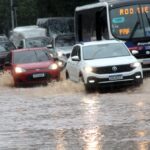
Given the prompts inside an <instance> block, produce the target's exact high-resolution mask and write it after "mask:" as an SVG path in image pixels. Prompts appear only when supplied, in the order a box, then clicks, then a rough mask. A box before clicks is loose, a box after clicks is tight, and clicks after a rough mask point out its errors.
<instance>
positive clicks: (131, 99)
mask: <svg viewBox="0 0 150 150" xmlns="http://www.w3.org/2000/svg"><path fill="white" fill-rule="evenodd" d="M6 81H7V82H6V84H5V86H4V84H2V86H0V91H1V94H0V107H1V109H0V114H1V115H0V149H2V150H6V149H8V150H9V149H11V150H12V149H28V150H30V149H31V150H32V149H38V150H39V149H42V150H49V149H50V150H56V149H57V150H63V149H64V150H70V149H71V150H80V149H84V150H101V149H102V150H108V149H109V150H111V149H115V150H116V149H125V150H126V149H132V150H134V149H135V150H137V149H139V150H148V149H149V141H150V137H149V135H150V134H149V131H150V130H149V128H150V125H149V124H150V121H149V120H150V117H149V116H150V112H149V108H150V101H149V82H150V80H149V79H146V80H145V81H144V84H143V85H142V86H141V87H139V88H128V89H127V90H126V91H123V92H115V93H104V94H101V93H99V92H93V93H90V94H88V93H86V92H85V91H84V87H83V86H82V85H79V84H74V83H72V82H69V81H63V82H59V83H52V84H50V85H49V86H48V87H35V88H14V87H12V86H11V84H10V83H9V82H8V80H6ZM58 93H59V94H58Z"/></svg>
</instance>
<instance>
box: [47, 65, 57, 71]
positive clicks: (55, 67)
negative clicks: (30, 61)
mask: <svg viewBox="0 0 150 150" xmlns="http://www.w3.org/2000/svg"><path fill="white" fill-rule="evenodd" d="M48 69H50V70H56V69H58V65H57V64H52V65H50V66H49V67H48Z"/></svg>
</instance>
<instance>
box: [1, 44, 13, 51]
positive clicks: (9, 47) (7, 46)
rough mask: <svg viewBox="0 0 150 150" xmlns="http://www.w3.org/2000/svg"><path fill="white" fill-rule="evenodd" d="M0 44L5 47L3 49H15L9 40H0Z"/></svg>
mask: <svg viewBox="0 0 150 150" xmlns="http://www.w3.org/2000/svg"><path fill="white" fill-rule="evenodd" d="M0 46H1V47H3V48H4V49H5V50H4V51H10V50H14V49H16V48H15V46H14V45H13V43H11V42H0Z"/></svg>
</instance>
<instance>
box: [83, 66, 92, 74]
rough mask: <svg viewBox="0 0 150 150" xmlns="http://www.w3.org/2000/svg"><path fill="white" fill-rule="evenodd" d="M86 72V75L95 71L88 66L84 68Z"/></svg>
mask: <svg viewBox="0 0 150 150" xmlns="http://www.w3.org/2000/svg"><path fill="white" fill-rule="evenodd" d="M84 70H85V72H86V73H90V72H92V71H93V68H92V67H89V66H86V67H85V68H84Z"/></svg>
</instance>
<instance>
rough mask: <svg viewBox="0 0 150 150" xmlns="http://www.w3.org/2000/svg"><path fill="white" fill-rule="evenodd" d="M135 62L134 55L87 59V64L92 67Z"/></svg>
mask: <svg viewBox="0 0 150 150" xmlns="http://www.w3.org/2000/svg"><path fill="white" fill-rule="evenodd" d="M134 62H137V60H136V58H135V57H134V56H126V57H114V58H104V59H95V60H86V61H85V65H88V66H91V67H105V66H113V65H125V64H130V63H134Z"/></svg>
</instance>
